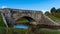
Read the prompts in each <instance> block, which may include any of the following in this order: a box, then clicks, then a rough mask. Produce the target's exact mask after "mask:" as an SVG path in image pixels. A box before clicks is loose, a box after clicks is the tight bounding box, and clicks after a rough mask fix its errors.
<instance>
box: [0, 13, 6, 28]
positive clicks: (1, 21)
mask: <svg viewBox="0 0 60 34" xmlns="http://www.w3.org/2000/svg"><path fill="white" fill-rule="evenodd" d="M0 27H6V25H5V23H4V21H3V19H2V15H1V13H0Z"/></svg>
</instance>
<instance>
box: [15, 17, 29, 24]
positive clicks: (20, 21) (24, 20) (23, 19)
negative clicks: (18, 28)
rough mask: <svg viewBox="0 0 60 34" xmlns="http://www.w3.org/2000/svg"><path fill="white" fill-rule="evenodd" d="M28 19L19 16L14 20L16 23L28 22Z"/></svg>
mask: <svg viewBox="0 0 60 34" xmlns="http://www.w3.org/2000/svg"><path fill="white" fill-rule="evenodd" d="M28 22H29V21H28V20H27V19H26V18H20V19H18V20H16V23H28Z"/></svg>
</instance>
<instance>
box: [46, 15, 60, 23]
mask: <svg viewBox="0 0 60 34" xmlns="http://www.w3.org/2000/svg"><path fill="white" fill-rule="evenodd" d="M47 16H48V17H49V18H51V19H52V20H54V21H56V22H60V18H58V17H55V16H53V15H52V14H48V15H47Z"/></svg>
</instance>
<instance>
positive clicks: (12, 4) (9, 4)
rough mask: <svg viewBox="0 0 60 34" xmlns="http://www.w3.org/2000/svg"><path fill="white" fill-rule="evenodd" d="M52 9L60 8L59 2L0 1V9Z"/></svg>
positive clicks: (35, 0) (53, 0) (51, 0)
mask: <svg viewBox="0 0 60 34" xmlns="http://www.w3.org/2000/svg"><path fill="white" fill-rule="evenodd" d="M52 7H55V8H60V0H0V8H17V9H26V10H40V11H43V12H45V11H49V10H50V9H51V8H52Z"/></svg>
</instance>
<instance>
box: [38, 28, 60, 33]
mask: <svg viewBox="0 0 60 34" xmlns="http://www.w3.org/2000/svg"><path fill="white" fill-rule="evenodd" d="M39 32H40V33H41V34H60V31H58V30H47V29H44V28H42V29H40V30H39Z"/></svg>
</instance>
